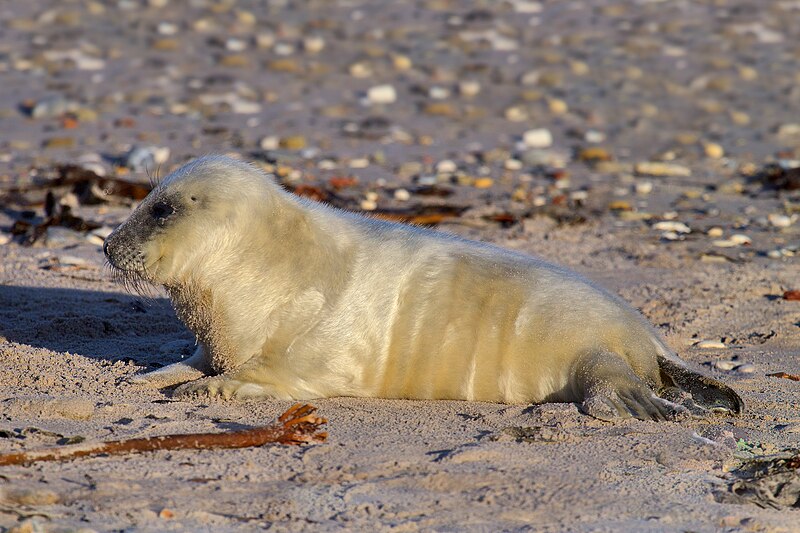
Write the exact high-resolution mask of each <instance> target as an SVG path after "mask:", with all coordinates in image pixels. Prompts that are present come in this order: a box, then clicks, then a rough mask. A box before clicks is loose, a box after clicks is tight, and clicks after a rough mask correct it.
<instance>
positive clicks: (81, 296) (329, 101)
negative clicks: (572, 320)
mask: <svg viewBox="0 0 800 533" xmlns="http://www.w3.org/2000/svg"><path fill="white" fill-rule="evenodd" d="M799 19H800V3H798V2H797V1H793V0H781V1H775V2H759V1H757V0H695V1H675V2H658V1H652V0H622V1H612V0H597V1H592V2H582V1H578V0H563V1H555V0H541V1H532V0H506V1H499V2H490V1H488V0H487V1H475V2H467V1H450V0H424V1H419V2H364V1H359V0H336V1H322V0H319V1H314V0H311V1H308V2H303V3H301V4H295V3H293V2H287V1H274V2H258V1H256V0H252V1H244V0H239V1H236V0H224V1H212V0H190V1H186V2H178V1H169V0H114V1H111V2H96V1H90V0H75V1H71V2H58V1H55V0H28V1H25V2H22V1H18V0H11V1H9V2H4V3H3V4H2V5H0V86H2V90H0V124H2V126H3V128H2V133H0V208H1V209H0V243H1V244H0V453H10V452H19V451H25V450H36V449H40V448H44V447H49V446H60V445H65V444H67V443H70V442H79V441H83V442H97V441H105V440H114V439H125V438H136V437H148V436H155V435H164V434H174V433H190V432H214V431H230V430H236V429H242V428H245V427H250V426H257V425H262V424H265V423H268V422H270V421H272V420H273V419H275V418H276V417H277V416H278V415H280V414H281V413H282V412H283V411H284V410H286V409H287V408H288V407H290V405H291V402H287V401H279V400H269V401H261V402H236V401H222V400H200V399H197V400H191V401H190V400H179V399H176V398H174V397H172V395H171V390H169V389H165V390H153V389H147V388H143V387H141V386H137V385H133V384H131V383H129V381H128V379H129V378H130V377H131V376H133V375H134V374H136V373H138V372H142V371H145V370H152V369H155V368H158V367H160V366H164V365H166V364H169V363H172V362H175V361H179V360H181V359H182V358H185V357H187V356H188V355H190V354H191V353H192V351H193V350H194V343H195V341H194V338H193V336H192V334H191V333H190V332H189V331H188V330H187V329H186V328H185V327H184V326H183V324H181V322H180V321H178V319H177V318H176V317H175V313H174V311H173V310H172V307H171V305H170V302H169V300H168V299H167V298H166V295H165V293H164V292H163V291H162V290H160V289H157V288H153V289H152V291H151V294H150V296H149V297H144V296H142V295H139V294H136V293H130V292H127V291H126V290H125V288H124V287H122V286H121V285H119V284H116V283H114V282H113V280H112V276H111V275H110V272H109V269H108V268H107V267H106V266H104V257H103V253H102V242H103V238H104V237H105V236H106V235H107V234H108V233H109V232H110V231H111V230H112V229H113V228H114V227H116V226H117V225H118V224H120V223H122V222H123V221H124V220H125V219H126V218H127V216H128V215H129V214H130V212H131V209H132V208H133V207H135V205H136V204H137V202H138V201H140V200H141V197H142V194H146V192H147V190H148V189H149V187H150V183H151V181H150V180H151V178H153V179H157V178H158V177H159V176H163V175H165V174H166V173H168V172H169V171H170V170H172V169H174V168H177V167H178V166H180V165H181V164H182V163H184V162H186V161H188V160H190V159H192V158H194V157H197V156H201V155H204V154H212V153H218V154H227V155H231V156H233V157H241V158H243V159H246V160H249V161H253V162H254V163H255V164H256V165H258V166H260V167H261V168H264V169H265V170H266V171H268V172H270V173H272V174H274V175H275V176H276V180H278V181H279V182H280V183H281V184H283V185H284V186H285V187H286V188H287V189H289V190H292V191H294V192H295V193H296V194H300V195H303V196H307V197H312V198H316V199H320V200H323V201H327V202H329V203H332V204H333V205H336V206H338V207H341V208H345V209H350V210H354V211H359V212H364V213H365V214H368V215H374V216H382V217H389V218H392V219H395V220H401V221H408V222H414V223H421V224H428V225H431V226H432V227H433V228H434V229H436V230H438V231H448V232H452V233H456V234H458V235H461V236H464V237H467V238H470V239H475V240H481V241H486V242H491V243H494V244H497V245H500V246H503V247H506V248H509V249H514V250H518V251H521V252H524V253H529V254H533V255H537V256H540V257H543V258H545V259H547V260H550V261H553V262H556V263H559V264H562V265H565V266H567V267H570V268H572V269H574V270H576V271H577V272H579V273H581V274H583V275H585V276H587V277H588V278H590V279H592V280H595V281H597V282H598V283H599V284H601V285H602V286H604V287H606V288H607V289H609V290H610V291H612V292H614V293H616V294H619V295H620V296H621V297H622V298H624V299H625V300H626V301H628V302H630V303H631V304H632V305H633V306H634V307H636V308H637V309H639V310H641V312H642V313H643V314H644V315H645V316H646V317H647V318H648V319H649V320H650V321H651V322H652V323H653V324H654V325H655V326H656V328H657V329H658V330H659V332H660V333H661V334H662V335H663V336H664V338H665V339H666V340H667V342H668V344H669V345H670V346H671V347H672V348H673V349H674V350H675V351H676V352H677V353H678V354H680V356H681V357H682V358H684V359H685V360H686V361H688V362H689V363H690V364H691V365H692V366H693V367H694V368H697V369H700V370H702V371H703V372H704V373H706V374H708V375H710V376H712V377H714V378H715V379H718V380H721V381H723V382H725V383H727V384H729V385H730V386H732V387H734V388H735V389H736V390H737V391H738V392H739V393H740V394H741V396H742V397H743V399H744V401H745V403H746V411H745V412H744V413H743V414H742V415H740V416H736V417H733V416H721V415H720V416H712V417H711V418H707V419H691V418H685V419H681V420H677V421H671V422H664V423H655V422H645V421H639V420H633V419H631V420H625V421H621V422H618V423H607V422H602V421H599V420H596V419H593V418H591V417H589V416H587V415H585V414H582V413H581V412H580V411H579V409H578V406H577V405H575V404H543V405H501V404H489V403H475V402H459V401H408V400H384V399H363V398H333V399H320V400H315V401H314V402H313V404H314V405H315V406H316V407H317V408H318V414H319V415H320V416H323V417H325V418H326V419H327V420H328V423H327V425H326V428H325V429H326V430H327V431H328V433H329V437H328V439H327V441H326V442H325V443H323V444H316V445H310V446H303V447H289V446H265V447H261V448H247V449H240V450H220V451H217V450H204V451H160V452H153V453H146V454H137V455H129V456H123V457H97V458H84V459H77V460H74V461H70V462H65V463H40V464H35V465H31V466H9V467H2V468H0V531H9V532H11V531H16V532H38V531H46V532H66V531H83V532H89V531H153V532H161V531H215V532H216V531H252V530H265V529H266V530H276V531H334V530H352V531H383V530H390V529H391V530H396V531H486V532H489V531H491V532H494V531H553V532H557V531H581V532H590V531H591V532H601V531H608V532H616V531H642V532H661V531H664V532H672V531H676V532H677V531H699V532H706V531H708V532H711V531H768V532H784V531H785V532H791V531H800V459H797V457H798V453H800V444H798V441H799V440H800V411H798V404H800V381H797V380H796V379H792V378H797V379H800V378H798V376H799V375H800V301H798V299H800V297H798V296H800V295H798V294H797V293H796V292H792V291H797V290H800V271H799V270H798V254H800V222H798V218H800V112H799V111H798V110H800V68H798V64H800V63H798V60H799V59H798V58H800V47H799V46H798V43H800V24H798V23H797V21H798V20H799ZM771 374H772V375H771ZM792 458H795V459H792ZM766 464H768V465H769V468H767V467H764V469H761V470H759V469H758V468H757V465H766Z"/></svg>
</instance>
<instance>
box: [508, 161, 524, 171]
mask: <svg viewBox="0 0 800 533" xmlns="http://www.w3.org/2000/svg"><path fill="white" fill-rule="evenodd" d="M503 168H505V169H506V170H519V169H521V168H522V161H520V160H519V159H506V160H505V162H504V163H503Z"/></svg>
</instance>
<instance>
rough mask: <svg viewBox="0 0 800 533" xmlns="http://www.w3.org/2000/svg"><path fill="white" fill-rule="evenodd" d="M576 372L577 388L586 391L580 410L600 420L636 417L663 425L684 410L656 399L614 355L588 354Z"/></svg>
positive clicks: (603, 353) (622, 361)
mask: <svg viewBox="0 0 800 533" xmlns="http://www.w3.org/2000/svg"><path fill="white" fill-rule="evenodd" d="M576 370H577V374H576V375H577V379H578V382H577V385H578V387H580V388H581V389H582V390H583V403H582V404H581V410H582V411H583V412H584V413H586V414H588V415H590V416H593V417H595V418H598V419H600V420H606V421H614V420H618V419H620V418H630V417H634V418H638V419H639V420H657V421H662V420H669V419H672V418H673V417H674V415H675V413H676V412H677V411H679V410H681V408H680V406H677V405H675V404H673V403H670V402H668V401H665V400H662V399H661V398H659V397H658V396H656V394H655V393H654V392H653V391H652V390H651V389H650V387H648V386H647V384H646V383H644V382H643V381H642V380H641V379H640V378H639V377H638V376H637V375H636V374H635V373H634V372H633V369H632V368H631V367H630V365H629V364H628V363H627V362H625V360H623V359H622V357H620V356H619V355H617V354H615V353H611V352H605V351H600V352H594V353H590V354H587V355H586V356H584V357H583V358H582V359H581V360H580V361H579V362H578V367H577V369H576Z"/></svg>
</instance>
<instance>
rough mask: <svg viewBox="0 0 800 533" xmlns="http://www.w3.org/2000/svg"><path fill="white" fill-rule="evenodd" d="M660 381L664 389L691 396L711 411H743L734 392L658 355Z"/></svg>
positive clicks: (741, 403) (715, 381) (735, 412)
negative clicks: (669, 388)
mask: <svg viewBox="0 0 800 533" xmlns="http://www.w3.org/2000/svg"><path fill="white" fill-rule="evenodd" d="M658 366H659V369H660V370H661V381H662V383H663V385H664V387H665V388H666V387H677V388H679V389H681V390H684V391H686V392H688V393H689V394H691V395H692V399H693V400H694V401H695V402H696V403H698V404H700V405H701V406H703V407H705V408H706V409H710V410H712V411H726V412H729V413H733V414H739V413H741V412H742V411H744V401H743V400H742V398H741V397H740V396H739V395H738V394H736V392H735V391H734V390H733V389H732V388H730V387H728V386H727V385H725V384H724V383H721V382H719V381H717V380H715V379H711V378H709V377H707V376H704V375H702V374H699V373H697V372H694V371H692V370H690V369H688V368H686V367H685V366H683V365H681V364H679V363H676V362H675V361H672V360H670V359H668V358H666V357H664V356H663V355H661V354H659V355H658Z"/></svg>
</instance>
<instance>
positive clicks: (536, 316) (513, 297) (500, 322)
mask: <svg viewBox="0 0 800 533" xmlns="http://www.w3.org/2000/svg"><path fill="white" fill-rule="evenodd" d="M421 270H423V271H421V272H419V273H415V274H413V275H411V276H410V277H409V278H408V279H407V280H406V282H405V283H404V284H403V286H402V288H401V290H400V292H399V294H398V300H397V302H396V305H395V307H394V309H393V310H392V312H393V316H392V317H391V320H390V321H388V323H387V324H388V326H387V327H388V331H387V332H386V341H385V344H384V345H383V347H382V348H383V349H382V350H381V353H380V354H379V356H378V357H374V358H373V360H372V361H370V362H369V363H368V364H367V365H366V368H365V369H364V372H363V374H362V375H361V379H362V387H363V390H364V392H365V393H366V394H368V395H372V396H378V397H385V398H417V399H463V400H478V401H492V402H506V403H523V402H531V401H533V402H536V401H543V400H545V399H547V398H548V397H552V395H553V393H554V392H555V391H559V390H561V389H563V388H564V387H565V386H566V381H567V375H568V373H569V370H570V369H569V367H568V365H567V367H566V368H563V367H564V365H558V364H557V362H556V361H557V360H563V354H562V353H559V352H560V350H561V348H560V347H559V346H560V345H561V344H563V343H554V342H552V341H553V339H552V335H551V333H552V332H553V328H552V325H551V324H549V321H550V319H551V317H550V316H548V313H547V312H546V310H544V309H541V308H537V305H536V304H535V303H533V302H532V301H531V284H532V282H531V280H530V279H528V278H527V277H525V275H524V273H523V274H520V273H514V272H508V271H507V269H503V268H501V267H496V268H486V267H485V265H482V266H481V268H475V267H474V265H473V264H471V263H470V262H469V261H466V260H462V261H458V262H456V264H454V265H449V267H448V268H447V269H444V270H442V269H436V268H433V269H421ZM545 305H546V304H545Z"/></svg>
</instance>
